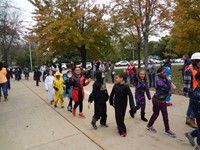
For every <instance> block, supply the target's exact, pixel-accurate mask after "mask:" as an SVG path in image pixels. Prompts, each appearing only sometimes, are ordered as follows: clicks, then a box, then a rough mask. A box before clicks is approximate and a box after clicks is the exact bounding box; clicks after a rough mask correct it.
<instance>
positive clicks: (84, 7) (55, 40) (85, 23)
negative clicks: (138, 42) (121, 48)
mask: <svg viewBox="0 0 200 150" xmlns="http://www.w3.org/2000/svg"><path fill="white" fill-rule="evenodd" d="M29 1H30V2H31V3H32V4H33V5H34V6H35V8H36V9H35V12H34V15H35V17H34V18H35V21H36V25H35V26H34V27H33V28H32V29H31V32H32V33H33V34H32V36H29V40H31V41H32V42H35V43H37V44H38V47H37V49H36V50H37V52H39V53H40V54H44V53H45V54H46V55H48V56H55V55H58V54H61V53H63V51H70V50H74V49H77V50H78V51H79V52H80V55H81V59H82V63H83V66H84V67H85V65H86V57H87V54H88V55H89V56H90V57H92V58H93V59H95V58H98V57H101V55H102V52H103V51H105V50H111V45H110V41H111V38H110V36H109V34H110V33H109V30H108V22H107V21H106V20H105V19H104V15H105V13H106V7H99V6H97V5H95V4H92V3H89V2H88V0H70V1H63V0H57V1H53V0H49V1H47V0H40V1H39V0H29Z"/></svg>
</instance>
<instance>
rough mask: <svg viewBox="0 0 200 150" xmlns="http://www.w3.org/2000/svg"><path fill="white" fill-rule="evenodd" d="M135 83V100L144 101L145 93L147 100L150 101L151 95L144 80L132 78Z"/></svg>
mask: <svg viewBox="0 0 200 150" xmlns="http://www.w3.org/2000/svg"><path fill="white" fill-rule="evenodd" d="M134 83H135V99H136V100H142V99H145V92H146V95H147V97H148V99H149V100H150V99H151V94H150V92H149V88H148V83H147V82H146V81H145V80H140V79H138V77H137V76H135V77H134Z"/></svg>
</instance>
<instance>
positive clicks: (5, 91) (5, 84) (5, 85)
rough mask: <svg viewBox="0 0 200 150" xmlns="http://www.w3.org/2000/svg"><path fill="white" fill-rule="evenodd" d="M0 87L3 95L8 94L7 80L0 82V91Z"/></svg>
mask: <svg viewBox="0 0 200 150" xmlns="http://www.w3.org/2000/svg"><path fill="white" fill-rule="evenodd" d="M1 89H2V90H3V95H4V97H5V96H8V92H7V82H5V83H0V91H1Z"/></svg>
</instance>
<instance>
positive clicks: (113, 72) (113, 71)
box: [110, 62, 115, 83]
mask: <svg viewBox="0 0 200 150" xmlns="http://www.w3.org/2000/svg"><path fill="white" fill-rule="evenodd" d="M110 75H111V79H112V83H115V79H114V76H115V65H114V64H113V62H111V64H110Z"/></svg>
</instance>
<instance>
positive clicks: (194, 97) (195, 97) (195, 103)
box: [185, 72, 200, 150]
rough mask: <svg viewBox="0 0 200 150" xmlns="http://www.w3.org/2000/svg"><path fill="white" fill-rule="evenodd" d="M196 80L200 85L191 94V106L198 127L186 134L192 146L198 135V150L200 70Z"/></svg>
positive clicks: (198, 149)
mask: <svg viewBox="0 0 200 150" xmlns="http://www.w3.org/2000/svg"><path fill="white" fill-rule="evenodd" d="M195 80H196V81H197V83H198V85H197V87H196V88H195V89H194V91H193V93H192V94H191V99H190V102H191V106H192V110H193V112H194V114H195V117H196V120H197V125H198V128H197V129H195V130H193V131H192V132H188V133H185V136H186V137H187V138H188V140H189V142H190V143H191V145H192V146H195V142H194V138H195V137H197V140H196V141H197V144H196V148H195V149H196V150H200V134H199V133H200V113H199V111H200V107H199V106H200V105H199V103H200V72H198V73H197V74H196V75H195Z"/></svg>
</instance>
